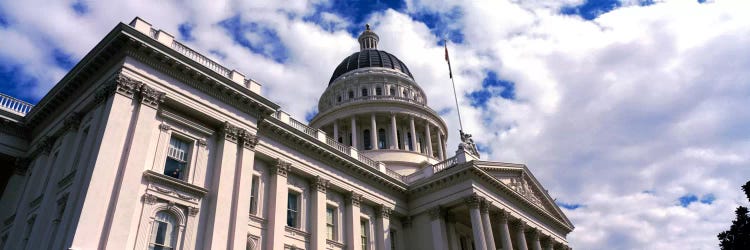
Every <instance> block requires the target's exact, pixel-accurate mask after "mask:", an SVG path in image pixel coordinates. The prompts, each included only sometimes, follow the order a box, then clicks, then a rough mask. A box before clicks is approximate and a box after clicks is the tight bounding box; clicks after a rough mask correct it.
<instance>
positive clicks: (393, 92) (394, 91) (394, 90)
mask: <svg viewBox="0 0 750 250" xmlns="http://www.w3.org/2000/svg"><path fill="white" fill-rule="evenodd" d="M390 92H391V95H396V88H394V87H391V90H390Z"/></svg>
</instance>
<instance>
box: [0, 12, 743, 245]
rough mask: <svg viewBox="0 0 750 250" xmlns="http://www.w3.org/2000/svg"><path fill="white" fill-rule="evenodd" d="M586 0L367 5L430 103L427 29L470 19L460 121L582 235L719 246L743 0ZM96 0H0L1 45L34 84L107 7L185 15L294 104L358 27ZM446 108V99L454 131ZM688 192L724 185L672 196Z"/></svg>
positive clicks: (739, 87) (439, 71) (164, 21)
mask: <svg viewBox="0 0 750 250" xmlns="http://www.w3.org/2000/svg"><path fill="white" fill-rule="evenodd" d="M580 2H582V1H565V2H564V1H407V8H406V12H407V13H400V12H397V11H394V10H385V11H382V12H378V13H374V14H373V15H371V16H370V20H367V21H368V22H369V23H371V24H372V25H373V29H374V30H375V32H377V33H378V34H379V35H380V37H381V42H380V48H381V49H384V50H386V51H389V52H391V53H393V54H395V55H397V56H398V57H399V58H400V59H402V60H403V61H404V62H405V63H406V64H407V65H408V66H409V68H410V70H411V71H412V72H413V74H414V76H415V78H416V80H417V81H418V83H419V84H420V86H422V88H423V89H424V90H425V91H426V93H427V96H428V102H429V104H430V106H432V107H433V109H435V110H454V103H453V96H452V94H453V93H452V89H451V86H450V79H449V78H448V72H447V66H446V65H445V62H444V61H443V48H442V46H440V45H438V43H439V41H440V40H442V38H443V37H444V36H445V34H434V32H441V33H442V32H446V31H445V30H450V31H458V32H460V33H461V35H462V38H463V41H462V42H461V43H456V42H450V43H449V49H450V50H451V51H450V53H451V62H452V64H453V70H454V75H455V76H456V87H457V89H458V90H459V92H461V93H460V94H459V95H460V96H459V99H460V100H461V112H462V116H463V118H464V127H465V128H466V130H467V131H468V132H470V133H472V134H474V136H475V138H474V139H475V141H477V142H479V143H481V144H483V145H486V146H487V147H489V148H490V149H491V154H490V155H486V156H485V158H488V159H491V160H499V161H508V162H518V163H526V164H528V166H529V168H530V169H531V170H532V171H533V172H534V174H535V175H536V176H537V178H539V179H540V180H541V182H542V183H543V184H544V185H545V187H546V188H547V189H549V190H550V193H551V194H552V195H553V196H554V197H556V198H558V199H559V200H561V201H564V202H566V203H575V204H582V205H583V207H581V208H578V209H575V210H570V211H566V213H567V214H568V215H569V217H570V218H571V219H572V221H573V223H574V224H575V225H576V230H575V231H574V232H573V233H572V234H571V235H570V237H569V240H570V241H571V244H572V246H573V247H574V248H576V249H613V248H614V249H714V248H716V244H717V243H718V242H717V240H716V236H715V235H716V234H717V233H718V232H720V231H721V230H724V229H725V228H727V227H728V225H729V224H730V221H731V217H732V216H733V210H734V208H735V207H736V206H737V205H738V203H740V202H743V201H744V198H743V196H742V195H741V194H740V192H739V186H740V185H741V184H742V183H744V181H746V178H748V171H747V165H748V163H749V162H750V159H748V157H747V155H750V143H748V141H750V140H748V139H750V133H748V131H747V128H748V127H750V111H748V110H750V109H747V108H746V107H748V106H750V98H749V97H750V71H748V70H747V69H748V68H750V57H747V56H745V55H750V38H748V37H747V35H746V34H750V15H746V14H745V13H748V9H750V8H749V7H750V6H749V5H748V4H747V3H745V2H743V1H719V2H715V3H707V4H698V3H697V2H696V1H663V2H657V3H655V4H653V5H649V6H638V5H635V4H632V3H624V4H623V5H624V6H627V7H622V8H619V9H616V10H613V11H611V12H608V13H605V14H603V15H601V16H599V17H598V18H597V19H595V20H592V21H586V20H583V19H582V18H580V17H576V16H562V15H558V14H556V13H557V11H558V10H559V9H560V8H561V7H563V6H572V5H575V4H576V3H580ZM87 4H88V5H89V10H90V12H89V13H87V14H85V15H83V16H78V15H76V14H75V12H73V11H72V10H71V9H70V7H69V6H68V5H67V4H66V3H62V2H60V3H52V4H50V3H39V2H37V1H9V2H2V3H0V6H1V8H0V9H2V10H3V13H5V14H6V15H8V16H9V18H8V19H9V20H10V21H11V24H10V25H9V26H8V27H5V28H0V37H2V43H0V58H3V59H4V60H6V61H10V62H13V63H17V64H22V65H23V68H22V69H23V71H24V72H26V73H27V74H29V75H34V76H36V77H37V78H38V80H39V82H40V85H39V86H38V87H36V88H35V89H32V90H31V91H32V92H33V93H35V94H36V95H42V94H43V93H45V92H46V91H47V90H48V89H49V88H50V87H51V86H52V84H54V82H55V79H59V78H60V77H62V75H63V74H64V72H63V71H62V70H61V69H60V68H59V67H58V66H56V65H55V64H54V61H53V60H51V59H50V58H51V53H52V46H54V47H57V48H59V49H61V50H63V51H64V52H66V53H69V54H71V55H73V56H74V57H76V58H80V57H82V56H83V55H84V54H85V53H87V51H88V50H90V49H91V48H92V47H93V45H94V44H95V43H96V42H98V41H99V39H101V37H102V36H103V35H104V34H106V32H108V31H109V30H110V29H111V28H112V27H113V26H114V24H115V23H117V22H120V21H125V22H127V21H129V20H131V19H132V18H133V17H134V16H136V15H137V16H141V17H143V18H145V19H146V20H148V21H149V22H150V23H152V24H153V25H154V26H155V27H158V28H161V29H164V30H166V31H168V32H171V33H174V34H176V33H177V27H178V25H179V24H181V23H185V22H189V23H191V24H192V25H193V31H192V32H193V37H194V38H195V40H193V41H190V42H189V44H190V46H192V47H195V48H196V49H198V50H199V51H201V52H203V53H205V54H208V51H218V52H220V53H221V54H224V55H226V57H225V58H223V59H221V60H220V61H222V63H223V64H225V65H227V66H229V67H230V68H237V69H238V70H240V71H241V72H244V73H246V74H247V75H248V76H249V77H252V78H254V79H256V80H259V81H260V82H262V83H264V91H265V93H266V95H267V96H269V97H270V99H272V100H275V101H277V102H279V103H280V104H281V105H282V107H283V109H285V110H287V111H289V112H291V113H292V114H293V115H294V116H295V117H297V118H299V119H300V120H302V118H303V117H304V115H305V114H306V113H308V112H310V111H312V110H314V107H315V106H316V105H317V98H318V97H319V95H320V94H321V93H322V92H323V90H324V89H325V87H326V86H327V83H328V80H329V78H330V76H331V74H332V72H333V69H334V67H335V66H336V65H337V64H338V63H339V62H340V61H341V60H342V59H343V58H344V57H345V56H348V55H349V54H351V53H353V52H355V51H356V50H357V43H356V38H354V37H352V36H351V35H350V34H348V33H347V32H346V31H344V30H341V29H343V28H346V27H351V25H354V24H351V23H349V22H348V21H347V20H349V18H348V17H342V16H338V15H337V14H334V13H328V12H326V13H322V14H321V20H322V22H323V23H322V24H315V23H312V22H310V21H305V19H304V17H308V16H310V15H312V14H314V13H315V11H316V9H317V7H320V6H326V7H330V3H325V2H315V3H307V2H303V1H292V2H277V1H264V2H256V1H253V2H243V3H241V4H235V3H219V4H216V3H211V4H205V3H202V2H194V3H191V4H184V3H178V2H171V1H162V2H151V1H127V2H123V3H110V2H104V1H102V2H87ZM40 5H44V6H46V7H45V8H41V9H40V8H38V6H40ZM456 10H458V13H460V15H458V16H453V15H450V16H451V18H454V19H451V20H446V16H449V15H448V14H450V13H454V12H455V11H456ZM28 13H34V15H30V14H28ZM424 13H430V14H434V15H436V16H437V17H438V18H442V19H441V22H442V23H444V24H445V27H442V28H443V29H445V30H439V31H435V30H430V28H429V27H428V26H427V25H426V24H425V23H422V22H420V21H418V20H415V19H414V16H416V15H419V14H424ZM436 13H437V14H436ZM236 15H240V18H241V20H242V21H243V22H244V23H251V22H252V23H255V24H256V25H258V26H259V27H262V28H265V29H268V30H271V31H273V32H274V33H275V34H276V35H277V36H278V39H279V43H280V44H276V45H277V46H283V47H284V48H285V51H286V53H287V56H288V58H287V59H286V60H285V61H283V62H282V63H280V62H277V61H275V60H274V59H273V58H269V57H267V56H264V55H262V54H258V53H254V52H252V51H250V50H249V49H247V48H245V47H242V46H240V45H238V44H237V43H235V42H234V41H233V40H232V38H231V37H230V35H229V33H227V32H226V31H225V30H223V29H222V28H221V27H220V25H219V24H218V23H219V22H220V21H222V20H225V19H228V18H230V17H234V16H236ZM39 16H45V18H39ZM71 30H74V31H75V32H71ZM243 35H244V36H245V37H247V38H248V39H250V40H253V39H267V37H265V36H264V35H263V34H259V33H250V32H248V33H244V34H243ZM50 43H54V44H50ZM488 71H494V72H497V74H498V76H499V77H500V78H502V79H504V80H509V81H512V82H514V84H515V85H514V86H515V94H516V99H515V100H508V99H503V98H500V97H497V96H495V97H493V98H491V99H489V100H488V101H487V104H486V107H479V108H475V107H472V106H470V105H469V104H470V101H471V100H468V99H467V98H466V97H465V96H464V95H463V94H465V93H469V92H471V91H476V90H480V89H482V80H483V78H484V77H485V75H486V73H487V72H488ZM292 89H293V90H295V91H289V90H292ZM454 112H455V111H451V112H450V113H448V114H446V115H445V116H444V118H445V119H446V122H447V123H448V124H449V127H450V130H449V132H450V133H451V137H450V138H449V147H450V148H455V145H456V143H457V136H456V132H457V130H458V121H457V117H456V115H455V113H454ZM644 191H648V192H644ZM690 194H692V195H695V196H697V197H703V196H705V195H708V194H712V195H714V196H715V198H716V199H715V200H714V201H713V203H711V204H703V203H701V202H693V203H691V204H690V205H688V206H686V207H682V206H679V204H678V202H677V200H678V198H679V197H682V196H685V195H690Z"/></svg>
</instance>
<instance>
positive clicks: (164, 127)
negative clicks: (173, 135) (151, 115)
mask: <svg viewBox="0 0 750 250" xmlns="http://www.w3.org/2000/svg"><path fill="white" fill-rule="evenodd" d="M170 129H172V126H169V125H167V124H166V123H160V124H159V130H161V131H169V130H170Z"/></svg>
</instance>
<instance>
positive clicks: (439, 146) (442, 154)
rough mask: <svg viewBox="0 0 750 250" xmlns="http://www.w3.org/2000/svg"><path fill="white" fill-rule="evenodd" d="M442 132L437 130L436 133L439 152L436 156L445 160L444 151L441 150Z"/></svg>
mask: <svg viewBox="0 0 750 250" xmlns="http://www.w3.org/2000/svg"><path fill="white" fill-rule="evenodd" d="M442 134H443V133H441V132H440V131H438V134H437V136H438V153H439V154H438V156H440V160H441V161H442V160H445V152H443V136H442Z"/></svg>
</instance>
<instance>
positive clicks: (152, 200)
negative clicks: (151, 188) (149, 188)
mask: <svg viewBox="0 0 750 250" xmlns="http://www.w3.org/2000/svg"><path fill="white" fill-rule="evenodd" d="M156 200H157V198H156V195H153V194H143V202H145V203H146V204H149V205H153V204H156Z"/></svg>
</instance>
